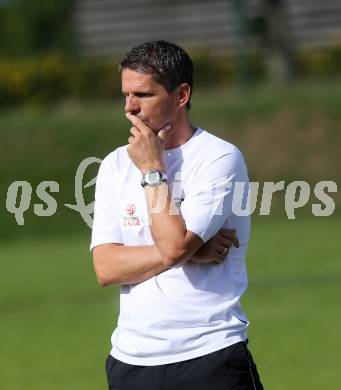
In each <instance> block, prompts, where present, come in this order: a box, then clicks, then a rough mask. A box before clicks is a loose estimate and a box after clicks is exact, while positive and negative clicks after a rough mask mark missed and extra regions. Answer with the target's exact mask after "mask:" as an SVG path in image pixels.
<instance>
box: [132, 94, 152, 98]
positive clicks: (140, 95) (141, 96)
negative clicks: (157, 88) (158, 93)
mask: <svg viewBox="0 0 341 390" xmlns="http://www.w3.org/2000/svg"><path fill="white" fill-rule="evenodd" d="M136 96H137V97H140V98H145V97H150V96H152V95H151V94H150V93H137V94H136Z"/></svg>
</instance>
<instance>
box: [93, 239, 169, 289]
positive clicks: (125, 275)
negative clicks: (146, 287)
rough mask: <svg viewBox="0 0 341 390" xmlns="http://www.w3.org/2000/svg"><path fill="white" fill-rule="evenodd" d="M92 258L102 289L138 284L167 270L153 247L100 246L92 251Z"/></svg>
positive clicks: (156, 249)
mask: <svg viewBox="0 0 341 390" xmlns="http://www.w3.org/2000/svg"><path fill="white" fill-rule="evenodd" d="M92 257H93V263H94V268H95V273H96V276H97V281H98V283H99V284H100V285H101V286H102V287H105V286H108V285H110V284H121V285H123V284H135V283H140V282H143V281H144V280H147V279H149V278H151V277H152V276H154V275H157V274H159V273H160V272H163V271H165V270H166V269H167V268H169V267H168V266H166V265H165V264H164V262H163V261H162V256H161V254H160V251H159V250H158V248H157V247H156V246H155V245H148V246H123V245H122V244H102V245H98V246H96V247H95V248H94V249H93V251H92Z"/></svg>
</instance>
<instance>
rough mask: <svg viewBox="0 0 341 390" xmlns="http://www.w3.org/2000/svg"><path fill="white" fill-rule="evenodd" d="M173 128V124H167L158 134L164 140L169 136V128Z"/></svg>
mask: <svg viewBox="0 0 341 390" xmlns="http://www.w3.org/2000/svg"><path fill="white" fill-rule="evenodd" d="M171 128H172V125H170V124H167V125H165V126H163V127H161V129H160V130H159V131H158V133H157V136H158V137H159V138H160V139H161V140H162V141H163V142H164V141H165V139H166V136H167V132H168V130H170V129H171Z"/></svg>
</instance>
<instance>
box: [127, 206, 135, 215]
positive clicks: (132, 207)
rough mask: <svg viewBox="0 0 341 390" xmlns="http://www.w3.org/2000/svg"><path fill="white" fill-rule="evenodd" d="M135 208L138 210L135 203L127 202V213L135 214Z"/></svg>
mask: <svg viewBox="0 0 341 390" xmlns="http://www.w3.org/2000/svg"><path fill="white" fill-rule="evenodd" d="M135 210H136V205H134V204H133V203H128V204H127V206H126V212H127V214H129V215H133V214H134V213H135Z"/></svg>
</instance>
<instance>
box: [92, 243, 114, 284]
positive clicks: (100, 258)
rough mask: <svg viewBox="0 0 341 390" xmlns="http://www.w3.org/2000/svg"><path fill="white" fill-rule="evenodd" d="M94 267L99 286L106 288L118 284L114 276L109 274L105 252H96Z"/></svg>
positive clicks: (94, 254) (94, 253)
mask: <svg viewBox="0 0 341 390" xmlns="http://www.w3.org/2000/svg"><path fill="white" fill-rule="evenodd" d="M95 249H96V248H95ZM93 265H94V270H95V274H96V279H97V283H98V284H99V286H101V287H106V286H109V285H110V284H115V283H116V281H115V278H114V275H112V274H109V270H108V267H107V260H106V258H105V256H104V253H103V251H100V250H98V251H96V250H94V252H93ZM117 283H118V282H117Z"/></svg>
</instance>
